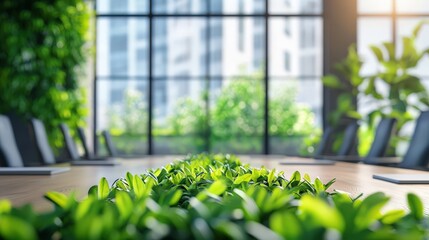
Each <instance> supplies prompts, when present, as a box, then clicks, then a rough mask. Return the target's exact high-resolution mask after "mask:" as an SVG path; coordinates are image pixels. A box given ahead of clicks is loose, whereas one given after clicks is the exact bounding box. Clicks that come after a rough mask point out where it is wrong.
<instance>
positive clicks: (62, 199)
mask: <svg viewBox="0 0 429 240" xmlns="http://www.w3.org/2000/svg"><path fill="white" fill-rule="evenodd" d="M45 198H46V199H48V200H49V201H51V202H52V203H54V204H55V205H56V206H58V207H60V208H62V209H66V208H67V202H68V198H67V196H66V195H65V194H62V193H59V192H48V193H46V194H45Z"/></svg>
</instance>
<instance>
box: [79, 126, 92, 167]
mask: <svg viewBox="0 0 429 240" xmlns="http://www.w3.org/2000/svg"><path fill="white" fill-rule="evenodd" d="M77 134H78V136H79V139H80V142H81V143H82V147H83V151H84V155H83V156H84V158H86V159H91V158H92V157H94V154H92V152H91V151H90V150H89V146H88V142H87V141H86V136H85V130H83V128H81V127H78V128H77Z"/></svg>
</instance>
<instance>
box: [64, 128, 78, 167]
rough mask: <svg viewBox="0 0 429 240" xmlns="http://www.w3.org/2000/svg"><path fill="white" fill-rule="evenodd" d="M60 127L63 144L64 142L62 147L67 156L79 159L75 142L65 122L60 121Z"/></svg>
mask: <svg viewBox="0 0 429 240" xmlns="http://www.w3.org/2000/svg"><path fill="white" fill-rule="evenodd" d="M60 129H61V132H62V134H63V139H64V144H65V145H64V147H65V150H66V152H67V154H68V157H69V158H70V159H71V160H79V159H80V156H79V152H78V150H77V147H76V143H75V142H74V140H73V138H72V136H71V134H70V130H69V127H68V126H67V125H66V124H65V123H61V124H60Z"/></svg>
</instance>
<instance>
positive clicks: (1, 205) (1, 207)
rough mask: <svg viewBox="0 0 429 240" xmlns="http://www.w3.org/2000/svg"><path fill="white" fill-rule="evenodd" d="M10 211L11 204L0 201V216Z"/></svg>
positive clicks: (6, 201)
mask: <svg viewBox="0 0 429 240" xmlns="http://www.w3.org/2000/svg"><path fill="white" fill-rule="evenodd" d="M11 209H12V204H11V203H10V201H9V200H0V214H2V213H8V212H10V210H11Z"/></svg>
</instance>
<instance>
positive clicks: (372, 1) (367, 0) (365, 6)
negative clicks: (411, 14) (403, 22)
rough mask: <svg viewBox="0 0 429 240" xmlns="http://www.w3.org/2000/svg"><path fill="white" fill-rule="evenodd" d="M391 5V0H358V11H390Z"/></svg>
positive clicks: (372, 12) (368, 12)
mask: <svg viewBox="0 0 429 240" xmlns="http://www.w3.org/2000/svg"><path fill="white" fill-rule="evenodd" d="M407 1H408V0H407ZM392 5H393V2H392V0H358V12H359V13H361V14H375V13H391V12H392Z"/></svg>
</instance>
